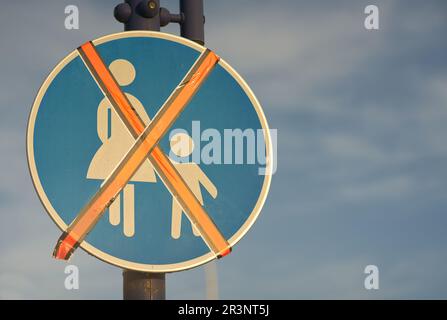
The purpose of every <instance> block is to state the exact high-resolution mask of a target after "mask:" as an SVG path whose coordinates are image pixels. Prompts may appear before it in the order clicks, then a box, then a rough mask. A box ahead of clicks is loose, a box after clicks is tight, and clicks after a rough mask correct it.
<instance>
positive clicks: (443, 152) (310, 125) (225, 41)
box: [0, 0, 447, 299]
mask: <svg viewBox="0 0 447 320" xmlns="http://www.w3.org/2000/svg"><path fill="white" fill-rule="evenodd" d="M115 2H116V3H118V2H119V1H115ZM115 2H114V1H105V0H104V1H99V0H97V1H87V0H82V1H81V0H78V1H74V0H70V1H39V2H37V1H24V0H18V1H10V2H5V3H4V4H2V11H1V12H0V18H1V19H0V21H1V22H0V24H1V26H2V28H0V39H1V40H2V43H3V45H2V49H1V57H2V59H1V60H0V70H1V71H2V72H1V75H0V77H1V78H0V83H1V86H0V108H1V117H0V133H1V135H0V150H1V155H2V157H1V158H0V173H1V178H2V179H1V181H0V212H1V215H0V231H1V232H0V256H1V258H0V298H25V299H32V298H38V299H40V298H62V299H72V298H73V299H80V298H87V299H92V298H103V299H120V298H121V270H120V269H117V268H115V267H112V266H109V265H107V264H104V263H102V262H100V261H97V260H96V259H94V258H92V257H90V256H89V255H88V254H86V253H84V252H81V251H79V252H77V254H76V256H75V257H74V259H73V263H74V264H76V265H78V266H79V268H80V277H81V278H80V290H78V291H71V292H70V291H66V290H65V289H64V286H63V281H64V279H65V274H64V267H65V265H64V264H63V263H60V262H57V261H54V260H53V259H51V258H50V254H51V250H52V247H53V245H54V241H55V239H57V237H58V236H59V230H58V229H57V228H56V226H55V225H54V224H53V222H52V221H51V220H50V219H49V218H48V216H47V215H46V214H45V212H44V209H43V207H42V205H41V204H40V202H39V200H38V198H37V195H36V194H35V191H34V189H33V186H32V183H31V179H30V177H29V174H28V169H27V164H26V154H25V131H26V123H27V117H28V113H29V110H30V108H31V104H32V102H33V99H34V96H35V94H36V92H37V90H38V88H39V86H40V84H41V82H42V81H43V79H44V77H45V76H46V75H47V74H48V73H49V72H50V70H51V69H52V68H53V67H54V65H55V64H56V63H57V62H58V61H59V60H60V59H61V58H62V57H64V56H65V55H66V54H67V53H68V52H70V51H71V50H73V49H74V48H76V47H77V46H78V45H79V44H81V43H83V42H85V41H86V40H88V39H94V38H97V37H98V36H101V35H104V34H108V33H113V32H118V31H121V30H122V26H121V25H120V24H119V23H117V22H115V21H114V20H113V17H112V11H113V7H114V5H115ZM69 4H75V5H78V6H79V9H80V30H77V31H67V30H65V29H64V8H65V6H66V5H69ZM368 4H376V5H378V6H379V9H380V30H379V31H367V30H365V29H364V27H363V20H364V18H365V15H364V13H363V10H364V8H365V6H366V5H368ZM163 5H164V6H166V7H167V8H169V9H170V10H171V11H176V9H177V4H176V1H163ZM205 11H206V16H207V23H206V44H207V46H208V47H210V48H211V49H213V50H215V51H216V52H217V53H218V54H220V55H221V56H222V57H223V58H225V60H226V61H228V62H229V63H230V64H231V65H232V66H233V67H234V68H236V69H237V70H238V71H239V73H240V74H241V75H242V76H243V77H244V78H245V79H246V81H247V82H248V83H249V85H250V86H251V87H252V89H253V90H254V92H255V93H256V95H257V97H258V99H259V100H260V101H261V104H262V105H263V108H264V111H265V113H266V115H267V117H268V120H269V123H270V126H271V127H272V128H276V129H278V170H277V173H276V175H275V176H274V178H273V182H272V187H271V192H270V195H269V197H268V199H267V202H266V205H265V207H264V210H263V212H262V214H261V216H260V218H259V220H258V221H257V222H256V224H255V225H254V227H253V229H252V230H251V231H250V232H249V233H248V234H247V236H246V237H245V238H244V239H243V240H242V241H241V242H240V243H239V244H238V246H237V247H236V248H235V250H234V252H233V253H232V254H231V255H230V256H228V257H226V258H225V259H222V260H220V261H219V262H218V269H219V286H220V297H221V298H224V299H225V298H227V299H231V298H235V299H240V298H241V299H242V298H260V299H264V298H265V299H269V298H272V299H280V298H284V299H294V298H316V299H319V298H341V299H344V298H362V299H363V298H365V299H377V298H447V271H446V269H445V268H444V266H445V264H446V263H447V253H446V250H445V249H446V247H447V234H446V232H445V225H446V223H447V218H446V214H445V211H446V210H445V208H446V206H447V198H446V196H445V190H446V189H447V179H446V178H447V170H446V169H445V163H446V160H447V146H446V144H445V143H444V141H445V138H444V137H446V136H447V126H446V125H445V123H446V121H447V105H446V104H447V91H446V89H445V88H446V87H447V64H446V62H445V57H446V55H445V53H446V49H447V47H446V44H445V41H443V39H444V37H445V34H446V32H447V19H445V17H446V14H447V3H445V1H433V0H429V1H397V0H391V1H354V0H351V1H341V0H337V1H329V0H327V1H285V0H284V1H212V0H205ZM165 31H166V32H171V33H178V31H177V28H176V26H171V27H168V28H166V29H165ZM368 264H375V265H377V266H378V267H379V269H380V289H379V290H377V291H366V290H365V289H364V287H363V280H364V277H365V275H364V274H363V269H364V268H365V266H366V265H368ZM204 278H205V276H204V272H203V268H197V269H194V270H190V271H186V272H182V273H178V274H171V275H169V276H168V280H167V292H168V298H191V299H196V298H203V297H204V296H205V290H204Z"/></svg>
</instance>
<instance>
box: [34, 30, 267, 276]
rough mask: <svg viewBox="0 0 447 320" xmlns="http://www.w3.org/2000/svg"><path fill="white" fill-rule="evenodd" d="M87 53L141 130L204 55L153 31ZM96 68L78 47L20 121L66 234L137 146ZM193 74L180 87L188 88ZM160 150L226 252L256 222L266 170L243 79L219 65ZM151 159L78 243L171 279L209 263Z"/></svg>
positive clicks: (263, 125) (105, 40)
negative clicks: (109, 79) (102, 69)
mask: <svg viewBox="0 0 447 320" xmlns="http://www.w3.org/2000/svg"><path fill="white" fill-rule="evenodd" d="M91 46H92V47H94V50H96V52H97V54H98V59H100V60H102V62H103V64H104V65H105V66H107V68H106V69H108V71H107V70H106V71H105V72H106V74H110V75H111V76H112V78H113V79H114V80H113V81H114V82H116V83H117V84H118V85H119V88H120V90H122V92H123V93H124V95H125V97H126V98H127V99H128V101H129V102H130V105H131V106H132V109H133V110H134V111H135V112H136V113H137V114H138V115H139V117H140V118H141V119H142V121H143V122H144V123H145V124H149V123H151V120H152V119H154V123H155V121H156V120H155V119H157V117H158V116H159V114H158V113H163V112H164V110H163V111H162V112H159V111H160V109H162V106H164V104H166V101H169V99H171V100H172V97H173V96H175V95H176V93H175V92H174V93H173V90H174V89H176V88H182V87H183V86H185V83H187V82H185V78H184V77H185V74H188V72H191V67H192V66H193V65H195V63H196V64H197V61H198V59H201V57H203V55H204V53H206V52H207V51H208V50H207V49H206V48H204V47H202V46H200V45H198V44H196V43H194V42H191V41H189V40H186V39H183V38H180V37H177V36H173V35H168V34H164V33H160V32H149V31H132V32H124V33H117V34H113V35H108V36H105V37H102V38H99V39H97V40H94V41H92V42H91ZM99 57H100V58H99ZM92 61H93V60H91V61H90V60H89V59H88V56H86V54H85V52H84V54H83V51H82V50H75V51H73V52H72V53H70V54H69V55H68V56H67V57H66V58H64V59H63V60H62V61H61V62H60V63H59V64H58V65H57V66H56V67H55V68H54V70H53V71H52V72H51V74H50V75H49V76H48V78H47V79H46V80H45V82H44V83H43V85H42V87H41V88H40V90H39V92H38V94H37V97H36V99H35V102H34V105H33V107H32V110H31V114H30V118H29V123H28V132H27V151H28V162H29V167H30V172H31V176H32V180H33V183H34V185H35V188H36V190H37V193H38V195H39V197H40V199H41V201H42V203H43V205H44V207H45V209H46V210H47V212H48V213H49V215H50V217H51V218H52V219H53V220H54V222H55V223H56V224H57V226H58V227H59V228H60V229H61V230H62V231H64V232H67V229H68V226H69V225H70V224H71V223H72V222H73V220H75V218H76V217H77V216H78V213H79V212H80V211H81V210H82V209H83V208H84V206H85V205H86V203H88V202H89V201H90V200H91V199H92V198H94V196H95V194H96V193H97V192H98V190H99V189H101V188H102V186H103V184H105V183H106V180H107V179H108V178H109V176H110V175H111V173H112V172H113V170H116V168H117V167H119V164H120V162H123V161H124V162H125V161H126V160H125V159H126V158H125V157H126V156H127V155H128V154H129V152H130V150H131V149H132V148H133V146H135V145H136V144H137V142H135V141H136V139H135V136H132V134H131V133H130V132H129V128H128V127H126V125H125V121H123V118H122V115H120V114H119V112H117V110H116V109H114V107H113V103H112V99H111V93H110V92H108V90H107V88H106V89H105V86H104V85H103V86H101V83H99V80H98V79H99V78H98V74H97V71H98V70H99V69H95V68H93V67H92V66H91V64H94V63H95V62H94V61H93V62H92ZM188 70H189V71H188ZM200 72H202V71H200V70H199V71H197V72H196V73H197V74H196V75H194V76H193V77H192V78H191V79H189V78H188V79H189V80H188V79H187V80H188V81H190V82H191V83H194V81H197V77H195V76H200ZM182 79H183V80H182ZM182 81H183V82H182ZM179 83H180V86H179ZM154 132H155V130H154ZM137 140H138V139H137ZM156 148H159V150H161V151H160V152H163V153H164V154H165V155H166V156H168V157H169V161H171V162H172V166H173V167H174V168H175V169H176V170H177V172H178V173H179V174H180V175H181V177H182V178H183V180H184V182H185V183H186V184H187V186H188V187H189V189H190V190H191V192H192V193H193V194H194V195H195V197H196V199H197V200H198V201H199V202H200V204H201V205H202V206H203V209H204V210H205V211H206V213H207V214H208V215H209V218H211V220H212V221H213V222H214V224H215V226H216V227H217V229H218V230H219V231H220V233H221V234H222V236H223V237H224V238H225V240H226V241H227V242H228V244H229V246H230V247H233V246H234V245H235V244H236V243H237V242H238V241H239V240H240V239H241V238H242V237H243V236H244V235H245V234H246V232H247V231H248V230H249V229H250V227H251V226H252V225H253V223H254V221H255V220H256V218H257V217H258V215H259V212H260V210H261V208H262V206H263V204H264V201H265V199H266V196H267V193H268V189H269V186H270V181H271V168H272V161H271V159H272V143H271V138H270V134H269V129H268V125H267V121H266V118H265V115H264V113H263V111H262V108H261V106H260V104H259V102H258V101H257V99H256V97H255V96H254V94H253V93H252V91H251V90H250V88H249V87H248V85H247V84H246V83H245V81H244V80H243V79H242V78H241V77H240V76H239V74H238V73H237V72H236V71H235V70H234V69H232V68H231V67H230V66H229V65H228V64H227V63H226V62H225V61H223V60H220V61H219V62H218V64H217V65H216V66H215V67H214V69H213V70H212V71H211V72H210V74H209V76H207V78H206V80H204V83H203V85H201V87H200V88H199V89H198V90H197V92H195V94H194V96H193V97H192V99H191V100H190V101H189V103H188V104H187V106H186V107H185V109H184V110H182V111H181V113H179V114H178V115H177V116H176V118H175V121H174V122H173V124H172V125H170V127H169V132H168V133H166V134H165V135H163V136H162V137H161V139H160V140H159V141H158V142H157V146H156ZM151 152H153V151H151ZM149 160H150V159H149V158H148V159H146V160H144V162H143V163H142V164H141V166H139V167H138V169H137V170H136V172H135V173H134V174H133V175H132V178H131V179H130V180H128V181H127V183H126V184H125V185H124V186H123V188H122V190H121V191H120V192H119V194H118V195H117V196H116V197H114V198H112V199H111V201H110V206H109V207H108V209H107V211H106V213H105V214H104V215H103V216H102V217H101V218H100V219H99V220H98V221H97V222H96V224H95V226H94V228H93V229H92V230H91V231H90V232H89V233H88V235H86V238H85V239H84V241H82V242H81V243H80V246H81V247H82V248H83V249H84V250H85V251H87V252H88V253H90V254H92V255H94V256H96V257H98V258H99V259H101V260H103V261H106V262H108V263H111V264H114V265H116V266H119V267H122V268H125V269H132V270H139V271H148V272H173V271H179V270H184V269H188V268H192V267H195V266H198V265H200V264H203V263H206V262H208V261H210V260H212V259H214V258H215V257H216V254H215V252H212V250H210V248H209V247H208V246H207V243H206V242H205V241H204V239H203V238H202V237H203V234H201V232H200V231H199V229H198V228H196V227H195V226H193V225H192V224H191V223H190V221H189V220H188V217H189V218H190V219H191V217H190V216H187V215H185V212H184V210H183V207H182V205H180V204H179V203H181V201H179V200H178V198H177V197H174V196H173V195H172V194H173V193H172V192H171V189H169V188H168V184H166V183H164V182H165V181H164V180H163V179H161V178H160V177H161V176H160V172H159V169H160V168H159V167H158V168H157V167H154V165H153V162H151V161H149ZM162 180H163V181H162ZM185 211H186V210H185ZM201 235H202V237H201Z"/></svg>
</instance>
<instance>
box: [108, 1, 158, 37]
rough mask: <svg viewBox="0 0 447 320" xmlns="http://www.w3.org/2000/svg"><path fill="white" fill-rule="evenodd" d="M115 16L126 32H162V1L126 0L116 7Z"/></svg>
mask: <svg viewBox="0 0 447 320" xmlns="http://www.w3.org/2000/svg"><path fill="white" fill-rule="evenodd" d="M114 16H115V18H116V20H118V21H119V22H121V23H124V30H125V31H131V30H151V31H160V0H126V1H125V2H124V3H121V4H119V5H117V6H116V7H115V12H114Z"/></svg>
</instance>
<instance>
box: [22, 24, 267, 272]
mask: <svg viewBox="0 0 447 320" xmlns="http://www.w3.org/2000/svg"><path fill="white" fill-rule="evenodd" d="M138 37H146V38H159V39H164V40H168V41H173V42H177V43H180V44H183V45H186V46H188V47H190V48H192V49H194V50H196V51H198V52H199V53H202V52H203V51H204V50H206V48H205V47H204V46H201V45H199V44H197V43H195V42H193V41H190V40H188V39H185V38H182V37H179V36H176V35H171V34H167V33H163V32H154V31H126V32H119V33H114V34H110V35H106V36H103V37H100V38H97V39H96V40H93V41H92V43H93V44H94V45H95V46H97V45H101V44H103V43H106V42H110V41H113V40H117V39H125V38H138ZM76 57H78V52H77V50H73V51H72V52H71V53H69V54H68V55H67V56H66V57H65V58H63V59H62V60H61V61H60V62H59V63H58V64H57V65H56V66H55V67H54V68H53V70H52V71H51V72H50V74H49V75H48V76H47V78H46V79H45V81H44V82H43V84H42V85H41V87H40V89H39V91H38V93H37V95H36V98H35V99H34V102H33V105H32V108H31V111H30V114H29V117H28V125H27V133H26V151H27V159H28V169H29V171H30V174H31V180H32V182H33V185H34V189H35V190H36V193H37V195H38V197H39V200H40V202H41V203H42V205H43V207H44V208H45V211H46V212H47V214H48V215H49V216H50V218H51V220H53V222H54V223H55V224H56V225H57V227H58V228H59V229H60V230H61V231H65V230H66V229H67V227H68V226H67V224H66V223H65V222H64V221H63V220H62V218H61V217H60V216H59V214H58V213H57V211H56V210H55V209H54V208H53V206H52V204H51V202H50V200H49V199H48V197H47V195H46V193H45V191H44V189H43V187H42V184H41V182H40V178H39V174H38V172H37V167H36V163H35V159H34V127H35V121H36V117H37V113H38V111H39V108H40V105H41V102H42V99H43V97H44V96H45V93H46V91H47V90H48V88H49V87H50V85H51V83H52V82H53V80H54V79H55V78H56V76H57V75H58V74H59V73H60V72H61V71H62V70H63V69H64V68H65V67H66V66H67V65H68V64H69V63H70V62H71V61H72V60H74V59H75V58H76ZM219 65H220V66H221V67H222V68H223V69H224V70H225V71H227V72H228V73H229V74H230V75H231V76H232V77H233V78H234V80H236V82H237V83H238V85H239V86H240V87H241V88H242V89H243V91H244V92H245V94H246V95H247V96H248V98H249V100H250V102H251V104H252V105H253V107H254V108H255V111H256V114H257V116H258V119H259V121H260V123H261V126H262V129H263V130H264V141H265V144H266V159H270V161H267V164H266V169H265V170H266V172H267V174H265V176H264V177H265V178H264V181H263V184H262V189H261V192H260V194H259V196H258V200H257V201H256V205H255V206H254V208H253V210H252V212H251V213H250V214H249V215H248V218H247V219H246V220H245V222H244V223H243V224H242V226H241V227H240V228H239V229H238V231H236V233H235V234H234V235H233V236H232V237H231V238H230V239H228V240H227V241H228V243H229V244H230V246H231V247H233V246H234V245H236V244H237V243H238V242H239V240H241V239H242V237H243V236H244V235H245V234H246V233H247V232H248V230H250V228H251V227H252V225H253V224H254V222H255V221H256V220H257V218H258V216H259V214H260V212H261V210H262V207H263V205H264V203H265V200H266V198H267V194H268V192H269V189H270V184H271V179H272V174H271V173H272V168H273V156H272V155H273V147H272V141H271V137H270V130H269V126H268V123H267V119H266V117H265V114H264V111H263V110H262V107H261V105H260V103H259V101H258V99H257V98H256V96H255V95H254V93H253V91H252V90H251V89H250V87H249V86H248V84H247V83H246V82H245V80H243V78H242V77H241V76H240V75H239V74H238V73H237V72H236V70H234V69H233V68H232V67H231V66H230V65H229V64H228V63H227V62H226V61H225V60H223V59H221V60H220V61H219ZM80 247H81V248H82V249H83V250H84V251H86V252H87V253H89V254H91V255H93V256H94V257H96V258H98V259H99V260H101V261H104V262H106V263H109V264H111V265H114V266H117V267H121V268H124V269H129V270H135V271H142V272H157V273H170V272H177V271H183V270H187V269H191V268H195V267H198V266H200V265H202V264H205V263H208V262H210V261H211V260H214V259H215V258H216V257H215V255H214V254H213V253H212V252H211V251H210V252H208V253H205V254H204V255H201V256H199V257H196V258H194V259H190V260H186V261H182V262H177V263H171V264H143V263H136V262H131V261H128V260H124V259H120V258H117V257H115V256H113V255H111V254H108V253H105V252H104V251H102V250H100V249H98V248H96V247H95V246H93V245H91V244H90V243H88V242H87V241H86V240H84V241H83V242H82V243H81V244H80Z"/></svg>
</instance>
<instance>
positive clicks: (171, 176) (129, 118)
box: [53, 42, 231, 260]
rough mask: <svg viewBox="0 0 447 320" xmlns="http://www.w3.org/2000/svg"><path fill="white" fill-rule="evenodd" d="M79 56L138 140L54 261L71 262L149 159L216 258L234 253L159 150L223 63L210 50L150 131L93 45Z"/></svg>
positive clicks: (65, 237) (66, 235) (69, 233)
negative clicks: (91, 232) (180, 116)
mask: <svg viewBox="0 0 447 320" xmlns="http://www.w3.org/2000/svg"><path fill="white" fill-rule="evenodd" d="M78 52H79V55H80V56H81V58H82V60H83V61H84V63H85V65H86V67H87V68H88V70H89V71H90V73H91V75H92V76H93V78H94V79H95V81H96V83H97V84H98V86H99V87H100V89H101V90H102V92H103V93H104V95H105V96H106V97H107V98H108V100H109V101H110V103H111V105H112V107H113V108H114V110H115V111H116V113H117V115H118V116H119V117H120V119H121V120H122V121H123V123H124V124H125V125H126V127H127V129H128V130H129V132H130V133H131V134H132V136H133V137H134V139H135V142H134V144H133V145H132V147H131V148H130V149H129V151H128V152H127V154H126V156H125V157H124V158H123V159H122V160H121V161H120V163H119V164H118V166H117V167H116V168H115V169H114V170H113V171H112V173H111V174H110V175H109V176H108V178H107V179H106V180H105V181H104V183H103V184H102V185H101V187H100V189H99V190H98V191H97V192H96V194H95V195H94V196H93V197H92V198H91V199H90V201H89V202H88V203H87V204H86V205H85V206H84V207H83V208H82V210H81V211H80V212H79V213H78V215H77V216H76V218H75V219H74V220H73V222H72V223H71V224H70V225H69V226H68V228H67V230H66V231H65V232H64V233H63V234H62V235H61V237H60V238H59V240H58V242H57V245H56V247H55V249H54V252H53V256H54V257H55V258H57V259H63V260H68V259H69V258H70V256H71V255H72V254H73V252H74V251H75V250H76V248H77V247H79V245H80V244H81V242H82V241H83V240H84V239H85V237H86V236H87V235H88V233H89V232H90V231H91V230H92V229H93V228H94V226H95V225H96V223H97V222H98V221H99V219H100V218H101V216H102V215H103V214H104V212H105V211H106V209H107V208H108V207H109V206H110V204H111V203H112V202H113V200H114V199H115V198H116V197H117V196H118V194H119V193H120V192H121V190H122V189H123V188H124V186H125V185H126V184H127V183H128V181H129V180H130V179H131V178H132V176H133V175H134V174H135V172H136V171H137V170H138V168H139V167H140V165H141V164H142V163H143V162H144V161H145V159H149V161H150V162H151V164H152V166H153V167H154V169H155V171H156V172H157V174H158V175H159V176H160V178H161V180H162V181H163V183H164V184H165V186H166V187H167V188H168V190H169V191H170V192H171V194H172V195H173V196H174V197H175V198H176V199H177V201H178V202H179V204H180V205H181V206H182V208H183V210H184V212H185V213H186V215H187V216H188V218H189V219H190V220H191V222H192V223H193V224H194V225H195V226H196V227H197V229H198V230H199V232H200V235H201V236H202V238H203V239H204V241H205V242H206V244H207V245H208V246H209V247H210V249H211V250H212V251H213V252H214V253H215V255H216V256H217V257H218V258H220V257H223V256H225V255H227V254H228V253H230V252H231V247H230V245H229V244H228V242H227V241H226V239H225V238H224V236H223V235H222V233H221V232H220V231H219V229H218V228H217V227H216V225H215V224H214V222H213V221H212V219H211V218H210V217H209V215H208V214H207V212H206V211H205V209H204V208H203V207H202V205H201V204H200V202H199V201H198V200H197V198H196V196H195V195H194V194H193V192H192V191H191V189H190V188H189V187H188V185H187V184H186V182H185V181H184V180H183V178H182V176H181V175H180V174H179V172H178V171H177V170H176V169H175V167H174V165H173V164H172V162H171V161H170V160H169V158H168V157H167V156H166V155H165V154H164V152H163V151H162V150H161V149H160V147H159V146H158V143H159V142H160V140H161V139H162V138H163V136H164V135H165V134H166V132H167V131H168V129H169V128H170V127H171V126H172V125H173V123H174V122H175V120H176V119H177V118H178V116H179V115H180V113H181V112H182V111H183V110H184V109H185V108H186V106H187V104H188V103H189V102H190V101H191V99H192V98H193V97H194V95H195V94H196V92H197V91H198V90H199V88H200V86H201V85H202V84H203V83H204V82H205V80H206V78H207V77H208V75H209V74H210V73H211V71H212V70H213V69H214V67H215V66H216V64H217V63H218V62H219V59H220V58H219V57H218V56H217V55H216V54H215V53H214V52H212V51H211V50H209V49H206V50H205V51H204V52H203V53H202V54H201V55H200V56H199V58H198V59H197V60H196V62H195V63H194V64H193V66H192V67H191V69H190V70H189V71H188V73H187V74H186V76H185V77H184V78H183V80H182V81H181V82H180V84H179V85H178V86H177V88H176V89H175V90H174V91H173V92H172V94H171V95H170V96H169V98H168V99H167V100H166V102H165V103H164V104H163V106H162V107H161V108H160V110H159V111H158V112H157V114H156V115H155V117H154V118H153V119H152V121H151V122H150V123H149V124H148V125H146V124H145V123H144V121H143V120H142V118H141V117H140V116H139V115H138V113H137V112H136V109H135V108H134V107H133V106H132V104H131V103H130V101H129V100H128V99H127V97H126V95H125V94H124V93H123V91H122V90H121V88H120V86H119V85H118V83H117V81H116V80H115V78H114V77H113V75H112V74H111V72H110V70H109V69H108V68H107V67H106V65H105V63H104V61H103V60H102V58H101V56H100V55H99V53H98V51H97V50H96V48H95V46H94V45H93V43H91V42H87V43H85V44H84V45H82V46H81V47H79V48H78Z"/></svg>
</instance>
